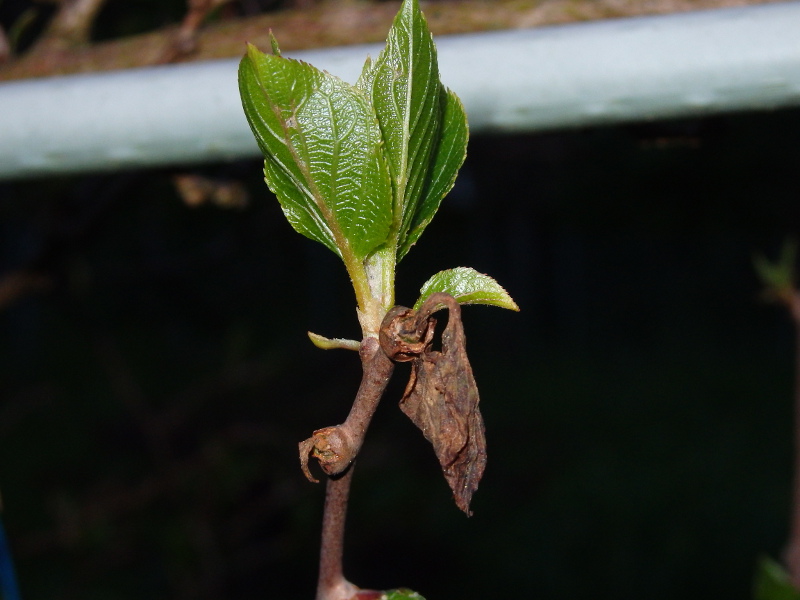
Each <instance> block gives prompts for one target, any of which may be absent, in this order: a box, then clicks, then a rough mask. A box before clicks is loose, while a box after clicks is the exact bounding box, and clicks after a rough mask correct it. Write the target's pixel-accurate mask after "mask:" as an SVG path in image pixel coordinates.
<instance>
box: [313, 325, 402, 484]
mask: <svg viewBox="0 0 800 600" xmlns="http://www.w3.org/2000/svg"><path fill="white" fill-rule="evenodd" d="M359 355H360V356H361V364H362V367H363V370H364V374H363V376H362V378H361V386H360V387H359V388H358V393H357V394H356V399H355V400H354V401H353V407H352V408H351V409H350V414H349V415H347V419H346V420H345V422H344V423H342V424H341V425H335V426H333V427H325V428H323V429H318V430H317V431H315V432H314V435H313V436H311V437H310V438H308V439H307V440H305V441H303V442H300V466H301V467H302V469H303V473H305V475H306V477H307V478H308V479H309V481H314V482H316V481H317V480H316V479H314V477H313V476H312V475H311V472H310V471H309V470H308V458H309V456H313V457H314V458H316V459H317V460H318V461H319V464H320V467H322V470H323V471H325V473H326V474H327V475H338V474H340V473H343V472H344V470H345V469H346V468H347V467H348V466H350V464H351V463H352V462H353V461H354V460H355V458H356V456H357V455H358V452H359V450H361V445H362V444H363V443H364V435H365V434H366V432H367V427H369V422H370V421H371V420H372V415H373V414H374V413H375V409H376V408H377V407H378V402H380V399H381V396H383V391H384V390H385V389H386V385H387V384H388V383H389V378H390V377H391V376H392V371H393V370H394V364H393V363H392V361H391V360H389V357H388V356H386V354H384V352H383V350H381V347H380V344H379V343H378V340H377V339H376V338H374V337H368V338H364V341H362V342H361V348H360V350H359Z"/></svg>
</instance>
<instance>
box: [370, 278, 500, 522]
mask: <svg viewBox="0 0 800 600" xmlns="http://www.w3.org/2000/svg"><path fill="white" fill-rule="evenodd" d="M442 306H444V307H446V308H448V309H449V312H450V314H449V318H448V322H447V327H446V328H445V330H444V331H443V332H442V350H441V351H437V350H434V349H433V347H432V345H433V332H434V328H435V327H436V319H435V318H433V317H432V316H431V315H432V314H433V313H434V312H435V311H436V310H438V309H439V308H440V307H442ZM381 347H382V348H383V350H384V352H386V353H387V354H388V355H389V356H390V357H391V358H392V359H393V360H400V361H403V360H412V366H411V378H410V379H409V382H408V385H407V386H406V390H405V392H404V394H403V398H402V400H401V401H400V408H401V410H402V411H403V412H404V413H405V414H406V415H407V416H408V417H409V418H410V419H411V420H412V421H413V422H414V424H415V425H416V426H417V427H419V428H420V430H422V433H423V434H424V435H425V438H426V439H427V440H428V441H430V442H431V444H433V449H434V452H435V453H436V457H437V458H438V459H439V464H440V465H441V467H442V472H443V473H444V477H445V479H446V480H447V483H448V484H449V485H450V489H452V490H453V497H454V499H455V502H456V505H457V506H458V507H459V508H460V509H461V510H463V511H464V512H465V513H466V514H467V515H471V514H472V513H471V512H470V510H469V504H470V501H471V499H472V494H473V493H474V492H475V490H476V489H478V483H479V482H480V480H481V477H482V476H483V471H484V468H485V467H486V438H485V435H484V426H483V418H482V417H481V413H480V410H479V408H478V403H479V401H480V398H479V396H478V387H477V385H476V384H475V378H474V377H473V375H472V368H471V367H470V364H469V359H468V358H467V351H466V338H465V336H464V327H463V325H462V323H461V307H460V306H459V304H458V302H457V301H456V300H455V299H454V298H453V297H452V296H450V295H448V294H443V293H437V294H433V295H431V296H430V297H429V298H428V299H427V300H426V301H425V303H424V304H423V305H422V306H421V307H420V309H419V311H414V310H411V309H407V308H404V307H395V308H393V309H392V310H391V311H389V313H388V314H387V316H386V319H384V322H383V326H382V327H381Z"/></svg>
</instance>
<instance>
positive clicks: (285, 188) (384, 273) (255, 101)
mask: <svg viewBox="0 0 800 600" xmlns="http://www.w3.org/2000/svg"><path fill="white" fill-rule="evenodd" d="M272 46H273V48H272V49H273V53H272V54H264V53H262V52H260V51H259V50H258V49H256V48H255V47H254V46H252V45H250V46H248V49H247V54H246V55H245V57H244V58H243V59H242V61H241V63H240V65H239V90H240V94H241V97H242V104H243V107H244V112H245V115H246V117H247V120H248V122H249V124H250V127H251V129H252V131H253V134H254V135H255V138H256V140H257V142H258V144H259V147H260V148H261V151H262V153H263V154H264V157H265V162H264V176H265V179H266V182H267V185H268V186H269V187H270V189H271V190H272V191H273V192H274V193H275V195H276V196H277V198H278V201H279V202H280V204H281V207H282V209H283V212H284V214H285V215H286V218H287V219H288V220H289V222H290V223H291V225H292V226H293V227H294V228H295V229H296V230H297V231H298V232H300V233H302V234H303V235H305V236H307V237H309V238H311V239H313V240H316V241H318V242H320V243H322V244H324V245H325V246H327V247H328V248H330V249H331V250H332V251H333V252H335V253H336V254H338V255H339V256H340V257H341V258H342V259H343V261H344V263H345V265H346V267H347V269H348V271H349V272H350V275H351V278H353V283H354V285H355V287H356V293H357V295H359V293H360V292H361V293H362V295H363V294H367V295H369V294H372V295H373V296H378V297H381V298H382V299H383V300H387V299H388V298H387V296H391V295H392V294H393V292H387V290H388V288H390V287H392V286H393V273H394V265H395V264H396V262H397V261H398V260H400V259H401V258H402V257H403V256H405V254H406V253H407V252H408V251H409V249H410V248H411V246H412V245H413V244H414V243H415V242H416V241H417V240H418V239H419V237H420V235H422V232H423V231H424V230H425V227H427V225H428V223H430V221H431V219H432V218H433V216H434V214H435V213H436V211H437V210H438V208H439V205H440V203H441V201H442V198H443V197H444V196H445V194H447V192H448V191H449V190H450V189H451V188H452V186H453V183H454V182H455V178H456V175H457V173H458V170H459V168H460V167H461V164H462V163H463V161H464V157H465V156H466V146H467V138H468V129H467V120H466V115H465V113H464V108H463V106H462V105H461V102H460V101H459V99H458V97H457V96H456V95H455V94H454V93H453V92H451V91H449V90H448V89H446V88H445V87H444V85H443V84H442V83H441V81H440V79H439V68H438V61H437V57H436V47H435V45H434V43H433V37H432V36H431V33H430V31H429V29H428V26H427V23H426V21H425V18H424V16H423V15H422V13H421V12H420V9H419V4H418V1H417V0H405V1H404V2H403V4H402V6H401V8H400V11H399V12H398V14H397V16H396V17H395V20H394V22H393V24H392V27H391V30H390V32H389V36H388V38H387V41H386V46H385V47H384V49H383V50H382V51H381V53H380V54H379V55H378V57H377V58H376V59H375V60H371V59H368V60H367V62H366V64H365V65H364V69H363V72H362V74H361V76H360V78H359V80H358V82H357V83H356V84H355V85H350V84H348V83H346V82H344V81H342V80H341V79H339V78H338V77H335V76H333V75H331V74H329V73H326V72H324V71H321V70H319V69H317V68H316V67H313V66H312V65H309V64H307V63H304V62H302V61H299V60H293V59H290V58H284V57H282V56H281V54H280V50H279V49H278V45H277V43H276V42H274V40H273V44H272ZM376 255H378V258H377V259H376V258H375V256H376ZM376 281H377V287H378V288H380V289H378V290H376V289H373V288H374V287H375V285H376V284H375V282H376ZM359 286H361V289H359ZM370 286H372V287H370Z"/></svg>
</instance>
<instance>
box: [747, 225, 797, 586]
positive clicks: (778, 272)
mask: <svg viewBox="0 0 800 600" xmlns="http://www.w3.org/2000/svg"><path fill="white" fill-rule="evenodd" d="M753 262H754V265H755V268H756V272H757V274H758V276H759V278H760V279H761V282H762V284H763V285H764V292H763V295H764V298H765V299H766V300H768V301H770V302H775V303H778V304H782V305H783V306H785V307H786V309H787V310H788V312H789V315H790V316H791V318H792V322H793V324H794V328H795V388H794V452H795V454H794V481H793V483H792V506H791V515H790V522H789V540H788V542H787V544H786V550H785V552H784V560H785V562H786V567H787V570H788V580H789V581H790V582H791V583H792V585H793V586H794V588H795V590H794V594H793V595H796V594H797V592H798V591H800V291H798V289H797V281H796V277H797V240H796V239H787V240H786V241H784V243H783V248H782V249H781V254H780V257H779V258H778V260H776V261H775V262H771V261H769V260H768V259H767V258H766V257H764V256H763V255H756V256H755V257H754V259H753ZM770 567H771V568H772V569H773V570H776V569H778V566H777V565H770V564H768V563H766V568H770ZM764 569H765V567H764V566H762V570H764ZM775 597H776V598H777V596H775Z"/></svg>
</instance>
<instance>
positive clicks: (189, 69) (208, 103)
mask: <svg viewBox="0 0 800 600" xmlns="http://www.w3.org/2000/svg"><path fill="white" fill-rule="evenodd" d="M276 33H277V35H278V37H279V38H280V32H276ZM437 45H438V47H439V62H440V69H441V73H442V79H443V81H444V82H445V83H446V84H447V85H448V86H450V87H452V88H453V89H454V90H455V91H456V92H457V93H458V94H459V95H460V96H461V98H462V99H463V101H464V104H465V106H466V109H467V113H468V116H469V120H470V126H471V129H472V131H473V132H482V131H498V130H499V131H515V132H518V131H535V130H544V129H554V128H562V127H570V126H578V125H594V124H603V123H615V122H623V121H637V120H647V119H658V118H667V117H678V116H693V115H702V114H710V113H715V112H724V111H740V110H753V109H770V108H777V107H786V106H798V105H800V2H784V3H778V4H767V5H760V6H751V7H745V8H734V9H721V10H714V11H702V12H695V13H683V14H674V15H667V16H656V17H636V18H631V19H620V20H609V21H598V22H591V23H583V24H572V25H563V26H554V27H543V28H538V29H528V30H513V31H503V32H494V33H481V34H473V35H459V36H449V37H440V38H438V39H437ZM378 49H379V46H351V47H346V48H335V49H327V50H319V51H307V52H294V53H287V54H289V55H291V56H295V57H297V58H302V59H304V60H307V61H309V62H311V63H313V64H315V65H317V66H319V67H321V68H324V69H326V70H328V71H330V72H332V73H335V74H337V75H340V76H341V77H343V78H344V79H345V80H347V81H355V79H356V78H357V76H358V73H359V71H360V69H361V66H362V65H363V62H364V57H365V56H366V54H367V53H370V54H372V55H373V56H374V55H375V54H376V53H377V51H378ZM237 62H238V61H236V60H225V61H213V62H206V63H192V64H182V65H168V66H160V67H150V68H143V69H132V70H128V71H118V72H111V73H98V74H90V75H75V76H69V77H52V78H47V79H39V80H25V81H19V82H10V83H3V84H0V178H5V179H9V178H17V177H29V176H39V175H46V174H54V173H67V172H80V171H98V170H109V169H120V168H130V167H137V166H147V165H167V164H189V163H196V162H202V161H217V160H226V159H233V158H241V157H247V156H257V155H258V149H257V148H256V145H255V143H254V141H253V139H252V136H251V134H250V131H249V129H248V127H247V124H246V121H245V119H244V115H243V113H242V109H241V106H240V103H239V97H238V87H237V84H236V65H237Z"/></svg>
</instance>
